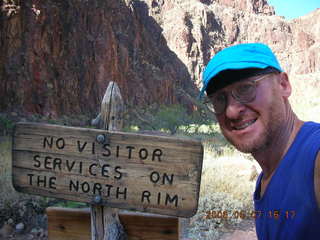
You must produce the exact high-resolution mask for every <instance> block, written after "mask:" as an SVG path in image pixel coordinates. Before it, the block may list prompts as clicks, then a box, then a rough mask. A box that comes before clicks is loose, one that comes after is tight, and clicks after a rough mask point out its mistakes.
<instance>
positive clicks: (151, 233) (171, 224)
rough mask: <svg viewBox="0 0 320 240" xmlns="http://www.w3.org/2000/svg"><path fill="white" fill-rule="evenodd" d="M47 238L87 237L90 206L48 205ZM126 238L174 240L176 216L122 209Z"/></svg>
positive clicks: (74, 239) (79, 239) (83, 239)
mask: <svg viewBox="0 0 320 240" xmlns="http://www.w3.org/2000/svg"><path fill="white" fill-rule="evenodd" d="M46 212H47V215H48V239H49V240H89V239H90V210H89V209H67V208H56V207H55V208H48V209H47V211H46ZM119 218H120V221H121V223H122V224H123V225H124V227H125V231H126V233H127V235H128V240H176V239H179V238H178V231H177V229H178V225H179V223H178V218H176V217H169V216H159V215H148V214H142V213H134V214H133V213H129V212H126V213H121V212H120V214H119Z"/></svg>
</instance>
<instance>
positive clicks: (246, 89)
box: [232, 82, 256, 103]
mask: <svg viewBox="0 0 320 240" xmlns="http://www.w3.org/2000/svg"><path fill="white" fill-rule="evenodd" d="M232 94H233V96H234V98H235V99H236V100H238V101H239V102H241V103H248V102H251V101H252V100H253V99H254V98H255V95H256V84H255V83H254V82H246V83H242V84H239V85H238V86H237V87H236V88H234V89H233V90H232Z"/></svg>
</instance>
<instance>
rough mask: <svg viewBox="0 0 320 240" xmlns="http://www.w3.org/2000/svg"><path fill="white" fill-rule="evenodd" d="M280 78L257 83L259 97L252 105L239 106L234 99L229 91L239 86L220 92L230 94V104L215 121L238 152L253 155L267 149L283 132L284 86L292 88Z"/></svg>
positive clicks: (257, 95) (271, 78)
mask: <svg viewBox="0 0 320 240" xmlns="http://www.w3.org/2000/svg"><path fill="white" fill-rule="evenodd" d="M281 74H282V73H281ZM281 74H269V76H267V77H266V78H265V79H264V80H262V81H260V82H258V83H257V88H256V97H255V99H254V100H253V101H252V102H249V103H245V104H243V103H240V102H238V101H237V100H235V99H234V98H233V97H232V96H231V94H230V91H231V90H232V89H233V88H234V86H235V85H236V84H237V83H234V84H231V85H229V86H227V87H225V88H223V89H221V90H220V91H225V92H226V93H228V94H227V96H228V97H227V99H228V104H227V107H226V109H225V111H224V112H223V113H222V114H217V115H216V117H217V120H218V122H219V125H220V129H221V131H222V133H223V135H224V136H225V137H226V139H227V140H228V141H229V142H230V143H232V144H233V145H234V146H235V147H236V148H237V149H238V150H239V151H242V152H246V153H253V152H256V151H259V150H262V149H265V148H266V147H268V146H269V145H270V144H271V143H272V141H273V140H274V139H273V138H274V137H276V136H277V133H278V132H281V127H282V124H284V123H285V116H286V106H285V104H284V103H285V99H286V98H287V96H286V95H287V90H288V89H284V88H286V86H285V84H287V83H288V84H289V82H288V81H287V80H288V79H287V78H286V81H287V82H286V83H285V84H281V79H282V77H281ZM251 79H252V78H251ZM242 81H247V80H242ZM289 85H290V84H289ZM289 87H290V86H289ZM290 93H291V87H290ZM289 95H290V94H289Z"/></svg>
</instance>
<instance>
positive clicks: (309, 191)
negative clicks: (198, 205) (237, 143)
mask: <svg viewBox="0 0 320 240" xmlns="http://www.w3.org/2000/svg"><path fill="white" fill-rule="evenodd" d="M319 150H320V124H318V123H314V122H306V123H304V124H303V125H302V127H301V128H300V130H299V132H298V134H297V136H296V138H295V140H294V141H293V143H292V144H291V146H290V148H289V150H288V152H287V153H286V155H285V156H284V158H283V159H282V160H281V162H280V163H279V166H278V168H277V169H276V171H275V173H274V175H273V176H272V178H271V180H270V182H269V184H268V186H267V188H266V190H265V192H264V194H263V196H262V198H260V187H261V179H262V176H263V173H261V174H260V176H259V177H258V180H257V185H256V190H255V192H254V205H255V221H256V231H257V236H258V239H259V240H317V239H320V210H319V208H318V205H317V200H316V196H315V190H314V168H315V162H316V161H315V159H316V156H317V153H318V151H319Z"/></svg>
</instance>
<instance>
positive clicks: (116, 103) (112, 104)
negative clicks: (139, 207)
mask: <svg viewBox="0 0 320 240" xmlns="http://www.w3.org/2000/svg"><path fill="white" fill-rule="evenodd" d="M94 123H95V124H97V125H98V126H99V128H100V129H105V130H109V131H119V130H121V129H122V125H123V100H122V97H121V94H120V90H119V87H118V85H117V84H116V83H115V82H110V83H109V85H108V88H107V90H106V92H105V94H104V97H103V100H102V104H101V112H100V114H99V115H98V117H97V119H96V120H95V122H94ZM100 161H101V162H100V164H101V165H102V164H103V162H102V160H100ZM95 200H96V202H97V205H92V206H91V239H92V240H120V239H121V240H122V239H126V238H127V237H126V234H125V232H124V229H123V226H122V225H121V223H120V220H119V216H118V209H111V208H109V207H105V206H101V205H98V204H99V201H100V200H101V198H99V196H97V197H96V199H95Z"/></svg>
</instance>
